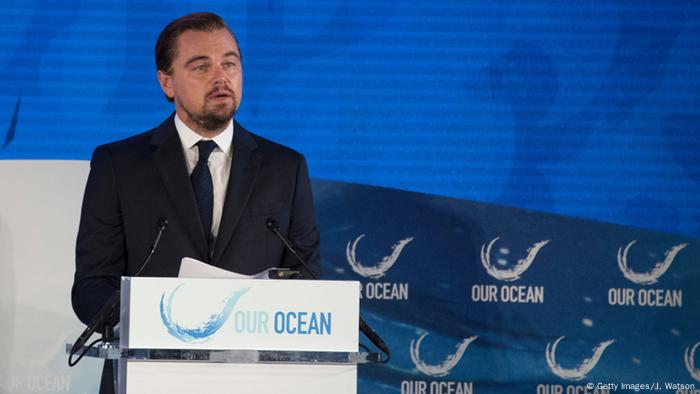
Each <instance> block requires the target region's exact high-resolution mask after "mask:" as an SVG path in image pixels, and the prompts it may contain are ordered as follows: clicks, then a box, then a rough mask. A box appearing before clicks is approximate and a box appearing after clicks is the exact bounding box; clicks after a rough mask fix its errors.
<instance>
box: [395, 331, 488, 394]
mask: <svg viewBox="0 0 700 394" xmlns="http://www.w3.org/2000/svg"><path fill="white" fill-rule="evenodd" d="M427 336H428V332H425V333H423V334H422V335H421V336H420V337H418V339H417V340H416V339H412V340H411V345H410V349H409V353H410V356H411V361H413V364H414V365H415V366H416V369H417V370H418V371H420V372H422V373H423V374H425V375H427V376H428V377H429V378H441V377H445V376H448V375H449V374H450V371H452V369H453V368H454V367H455V366H457V364H458V363H459V362H460V361H461V360H462V357H464V353H465V351H466V350H467V348H468V347H469V345H470V344H471V343H472V342H474V341H475V340H476V339H477V338H478V337H477V336H471V337H467V338H464V339H463V340H462V341H460V342H459V343H457V344H456V345H455V350H454V352H453V353H451V354H448V355H446V356H445V357H444V358H443V360H442V362H438V363H432V364H431V363H428V362H426V361H424V360H423V359H422V358H421V351H420V348H421V345H422V342H423V340H424V339H425V337H427ZM430 353H434V352H430ZM473 392H474V383H473V382H464V381H452V380H434V379H430V380H404V381H402V382H401V394H443V393H454V394H457V393H459V394H471V393H473Z"/></svg>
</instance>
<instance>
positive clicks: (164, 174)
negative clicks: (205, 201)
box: [151, 116, 209, 257]
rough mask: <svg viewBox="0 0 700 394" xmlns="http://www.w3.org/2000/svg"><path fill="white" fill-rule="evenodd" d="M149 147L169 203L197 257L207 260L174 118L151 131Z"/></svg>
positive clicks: (204, 239)
mask: <svg viewBox="0 0 700 394" xmlns="http://www.w3.org/2000/svg"><path fill="white" fill-rule="evenodd" d="M151 145H152V147H153V161H154V162H155V165H156V168H158V172H159V173H160V177H161V179H162V180H163V183H164V184H165V188H166V189H167V191H168V195H169V197H170V201H171V202H172V203H173V205H174V206H175V208H176V210H177V213H178V215H179V216H180V219H181V220H182V222H183V223H184V225H185V229H186V231H187V232H188V234H189V236H190V238H191V239H192V240H193V241H194V244H195V245H196V248H197V250H198V251H199V254H200V256H199V257H203V256H206V257H208V256H209V253H208V252H207V241H206V238H205V237H204V230H202V225H201V222H200V220H199V213H198V212H197V203H196V202H195V198H194V192H193V191H192V184H191V183H190V179H189V177H188V176H187V165H186V164H185V157H184V153H183V152H182V143H181V142H180V138H179V137H178V135H177V130H176V129H175V122H174V120H173V116H170V117H169V118H168V119H167V120H166V121H165V122H163V123H162V124H161V125H160V126H159V127H158V128H157V129H155V130H154V132H153V136H152V137H151ZM192 257H197V256H192Z"/></svg>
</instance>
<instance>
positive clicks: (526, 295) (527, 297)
mask: <svg viewBox="0 0 700 394" xmlns="http://www.w3.org/2000/svg"><path fill="white" fill-rule="evenodd" d="M499 239H501V237H500V236H498V237H496V238H494V239H492V240H491V241H490V242H489V243H488V244H486V243H484V244H482V245H481V265H483V266H484V269H486V272H487V273H488V274H489V275H491V276H492V277H493V278H496V279H497V280H499V281H503V282H514V281H517V280H518V279H520V278H521V275H523V274H524V273H525V271H527V270H528V268H530V266H531V265H532V263H533V262H534V261H535V258H536V257H537V254H538V253H539V252H540V250H541V249H542V248H544V247H545V246H546V245H547V244H548V243H549V242H550V240H548V239H546V240H542V241H539V242H535V243H534V244H532V246H530V247H529V248H528V249H527V250H526V256H525V257H524V258H521V259H519V260H518V261H517V262H516V263H515V264H513V265H512V266H511V267H510V268H498V267H496V264H498V265H501V266H507V265H508V256H509V255H510V253H511V249H510V248H508V247H500V248H499V249H498V253H499V254H500V256H501V257H499V258H498V259H496V264H494V263H493V262H492V261H491V255H492V249H493V246H494V244H495V243H496V241H498V240H499ZM471 297H472V301H474V302H508V303H531V304H542V303H544V286H525V285H520V286H518V285H501V286H497V285H490V284H475V285H473V286H472V289H471Z"/></svg>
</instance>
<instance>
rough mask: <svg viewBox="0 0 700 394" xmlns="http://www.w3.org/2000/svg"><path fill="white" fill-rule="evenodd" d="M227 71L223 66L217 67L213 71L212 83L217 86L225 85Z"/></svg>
mask: <svg viewBox="0 0 700 394" xmlns="http://www.w3.org/2000/svg"><path fill="white" fill-rule="evenodd" d="M227 79H228V78H227V76H226V71H225V70H224V68H223V67H222V66H220V65H219V66H215V67H214V68H213V69H212V82H213V83H214V84H215V85H217V84H225V83H226V80H227Z"/></svg>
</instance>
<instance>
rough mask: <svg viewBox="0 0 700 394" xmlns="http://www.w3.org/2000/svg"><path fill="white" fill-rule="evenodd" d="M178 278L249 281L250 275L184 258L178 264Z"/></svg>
mask: <svg viewBox="0 0 700 394" xmlns="http://www.w3.org/2000/svg"><path fill="white" fill-rule="evenodd" d="M178 277H180V278H229V279H230V278H233V279H249V278H251V276H250V275H243V274H237V273H235V272H231V271H227V270H225V269H221V268H218V267H214V266H213V265H209V264H207V263H205V262H202V261H199V260H195V259H193V258H191V257H185V258H183V259H182V262H181V263H180V273H179V274H178Z"/></svg>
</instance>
